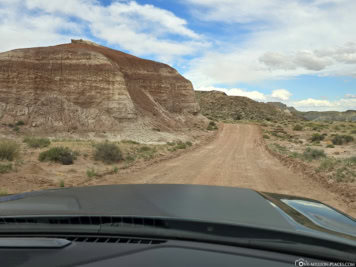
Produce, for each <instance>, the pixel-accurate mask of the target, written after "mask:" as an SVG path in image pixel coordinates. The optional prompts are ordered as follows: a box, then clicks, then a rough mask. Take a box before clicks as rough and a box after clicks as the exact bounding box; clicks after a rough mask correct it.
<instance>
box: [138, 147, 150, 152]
mask: <svg viewBox="0 0 356 267" xmlns="http://www.w3.org/2000/svg"><path fill="white" fill-rule="evenodd" d="M150 150H151V148H150V147H149V146H142V147H140V148H139V150H138V151H139V152H147V151H150Z"/></svg>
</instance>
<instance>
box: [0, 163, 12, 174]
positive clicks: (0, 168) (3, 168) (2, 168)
mask: <svg viewBox="0 0 356 267" xmlns="http://www.w3.org/2000/svg"><path fill="white" fill-rule="evenodd" d="M10 171H12V164H11V163H4V164H1V163H0V173H7V172H10Z"/></svg>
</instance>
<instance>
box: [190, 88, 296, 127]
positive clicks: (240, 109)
mask: <svg viewBox="0 0 356 267" xmlns="http://www.w3.org/2000/svg"><path fill="white" fill-rule="evenodd" d="M195 94H196V97H197V100H198V103H199V105H200V108H201V112H202V114H203V115H205V116H207V117H208V118H210V119H216V120H271V121H272V120H296V119H298V118H297V117H295V116H294V115H293V114H292V113H286V112H284V111H282V110H280V109H279V108H277V107H275V106H274V105H270V104H266V103H261V102H257V101H254V100H252V99H249V98H247V97H243V96H228V95H226V94H225V93H224V92H219V91H195Z"/></svg>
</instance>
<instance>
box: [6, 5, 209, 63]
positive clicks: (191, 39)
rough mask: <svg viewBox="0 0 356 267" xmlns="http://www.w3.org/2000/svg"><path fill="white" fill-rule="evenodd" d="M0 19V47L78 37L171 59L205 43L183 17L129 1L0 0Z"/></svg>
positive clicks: (197, 49)
mask: <svg viewBox="0 0 356 267" xmlns="http://www.w3.org/2000/svg"><path fill="white" fill-rule="evenodd" d="M0 23H1V24H0V35H1V36H6V39H7V40H6V42H1V43H0V51H6V50H9V49H14V48H19V47H26V46H27V47H28V46H39V45H41V46H43V45H53V44H57V43H61V42H68V41H69V40H70V39H71V38H72V37H74V38H76V37H81V38H83V39H92V38H94V39H99V40H100V41H102V42H104V43H108V44H110V45H111V46H118V47H119V48H121V49H125V50H128V51H129V52H131V53H134V54H136V55H139V56H140V55H141V56H152V57H155V58H157V59H159V60H165V61H171V60H172V59H174V58H177V57H181V56H184V55H191V54H193V53H197V51H199V50H200V49H202V48H204V47H207V46H208V45H209V44H208V43H207V42H206V41H205V40H203V37H202V36H200V35H199V34H197V33H195V32H194V31H192V30H191V29H189V28H188V25H187V21H186V20H184V19H182V18H179V17H177V16H176V15H174V14H173V13H172V12H170V11H167V10H164V9H161V8H157V7H155V6H153V5H140V4H138V3H137V2H135V1H113V2H112V3H111V4H109V5H107V6H103V5H101V4H100V2H98V1H95V0H51V1H47V0H25V1H18V0H14V1H9V0H0ZM174 36H179V39H180V40H179V41H177V40H176V39H175V38H173V37H174Z"/></svg>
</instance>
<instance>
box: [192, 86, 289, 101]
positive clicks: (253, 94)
mask: <svg viewBox="0 0 356 267" xmlns="http://www.w3.org/2000/svg"><path fill="white" fill-rule="evenodd" d="M197 90H198V91H221V92H224V93H225V94H227V95H231V96H245V97H248V98H251V99H253V100H256V101H262V102H266V101H287V100H288V99H289V98H290V97H291V96H292V94H291V93H290V92H289V91H288V90H286V89H277V90H273V91H272V94H271V95H266V94H264V93H261V92H259V91H256V90H254V91H248V90H246V89H241V88H222V87H214V86H202V87H199V88H198V89H197Z"/></svg>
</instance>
